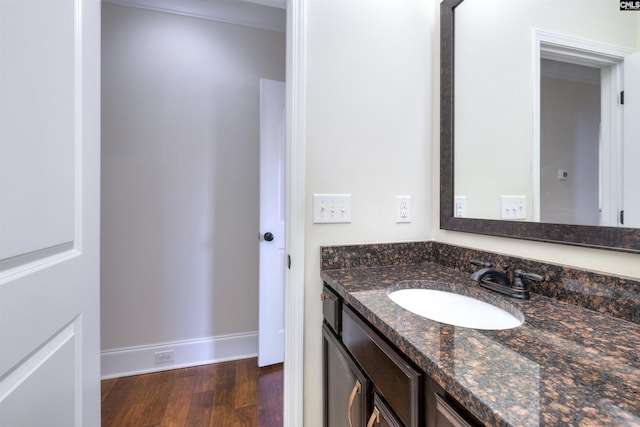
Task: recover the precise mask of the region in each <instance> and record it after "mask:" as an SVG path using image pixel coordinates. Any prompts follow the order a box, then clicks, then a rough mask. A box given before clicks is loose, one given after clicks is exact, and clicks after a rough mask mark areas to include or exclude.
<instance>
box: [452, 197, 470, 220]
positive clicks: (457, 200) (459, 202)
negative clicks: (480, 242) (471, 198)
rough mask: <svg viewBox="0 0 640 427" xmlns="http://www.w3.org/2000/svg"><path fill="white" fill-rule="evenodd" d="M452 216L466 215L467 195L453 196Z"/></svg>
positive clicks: (460, 216)
mask: <svg viewBox="0 0 640 427" xmlns="http://www.w3.org/2000/svg"><path fill="white" fill-rule="evenodd" d="M453 216H454V217H456V218H463V217H465V216H467V197H466V196H455V197H454V198H453Z"/></svg>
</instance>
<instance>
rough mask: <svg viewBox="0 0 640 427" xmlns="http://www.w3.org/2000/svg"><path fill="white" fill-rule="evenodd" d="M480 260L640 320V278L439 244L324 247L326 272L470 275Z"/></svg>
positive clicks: (575, 300) (556, 295)
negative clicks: (407, 268)
mask: <svg viewBox="0 0 640 427" xmlns="http://www.w3.org/2000/svg"><path fill="white" fill-rule="evenodd" d="M471 259H479V260H481V261H484V262H490V263H492V264H493V265H495V266H503V265H509V266H510V268H512V269H520V270H523V271H526V272H529V273H535V274H539V275H541V276H543V277H544V281H543V282H542V283H530V286H531V287H530V289H531V291H532V292H536V293H538V294H541V295H544V296H547V297H549V298H553V299H556V300H559V301H563V302H566V303H569V304H574V305H579V306H582V307H585V308H588V309H590V310H594V311H597V312H600V313H604V314H607V315H610V316H613V317H617V318H620V319H624V320H628V321H630V322H633V323H637V324H640V280H635V279H630V278H625V277H620V276H614V275H609V274H603V273H598V272H593V271H587V270H580V269H576V268H571V267H566V266H561V265H557V264H549V263H545V262H540V261H534V260H530V259H525V258H518V257H513V256H509V255H503V254H497V253H493V252H486V251H481V250H477V249H470V248H465V247H461V246H455V245H449V244H446V243H439V242H409V243H382V244H370V245H349V246H326V247H322V248H321V266H320V267H321V270H335V269H344V268H364V267H375V266H387V265H408V264H422V263H427V262H433V263H437V264H440V265H443V266H445V267H449V268H453V269H456V270H460V271H465V272H468V273H469V274H471V273H472V272H473V271H475V270H476V269H477V267H475V266H473V265H471V264H470V263H469V260H471Z"/></svg>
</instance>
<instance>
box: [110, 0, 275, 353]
mask: <svg viewBox="0 0 640 427" xmlns="http://www.w3.org/2000/svg"><path fill="white" fill-rule="evenodd" d="M284 68H285V35H284V34H283V33H279V32H273V31H266V30H259V29H254V28H248V27H242V26H237V25H229V24H223V23H219V22H212V21H207V20H202V19H195V18H189V17H185V16H179V15H171V14H166V13H159V12H152V11H147V10H140V9H135V8H129V7H123V6H116V5H112V4H103V76H102V84H103V87H102V94H103V109H102V111H103V116H102V123H103V131H102V162H103V163H102V167H103V171H102V295H101V298H102V301H101V303H102V349H103V351H104V350H110V349H118V348H128V347H134V346H141V345H150V344H159V343H166V342H172V341H180V340H192V339H200V338H208V337H214V336H220V335H227V334H239V333H247V332H254V331H256V330H257V328H258V241H257V236H258V233H259V231H258V188H259V187H258V184H259V176H258V172H259V171H258V160H259V145H258V143H259V138H258V136H259V131H258V124H259V120H258V117H259V116H258V114H259V104H258V101H259V79H260V78H261V77H264V78H270V79H274V80H284ZM149 361H151V364H152V361H153V358H152V357H150V358H149Z"/></svg>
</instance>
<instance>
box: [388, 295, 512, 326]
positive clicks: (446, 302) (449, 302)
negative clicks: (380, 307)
mask: <svg viewBox="0 0 640 427" xmlns="http://www.w3.org/2000/svg"><path fill="white" fill-rule="evenodd" d="M388 296H389V298H391V300H392V301H393V302H395V303H396V304H398V305H399V306H400V307H402V308H404V309H406V310H409V311H411V312H412V313H415V314H418V315H420V316H423V317H426V318H428V319H431V320H435V321H437V322H442V323H447V324H449V325H455V326H463V327H465V328H473V329H491V330H496V329H511V328H516V327H518V326H520V325H522V323H523V321H522V320H520V319H518V318H517V317H515V316H514V315H512V314H511V313H509V312H507V311H505V310H503V309H501V308H499V307H496V306H495V305H492V304H489V303H486V302H484V301H480V300H477V299H475V298H471V297H467V296H464V295H459V294H454V293H451V292H445V291H438V290H434V289H401V290H397V291H393V292H390V293H389V294H388Z"/></svg>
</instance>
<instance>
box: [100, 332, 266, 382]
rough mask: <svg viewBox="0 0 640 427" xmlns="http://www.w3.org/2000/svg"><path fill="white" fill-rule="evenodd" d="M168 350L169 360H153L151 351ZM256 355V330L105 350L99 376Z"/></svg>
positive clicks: (130, 373) (163, 369) (202, 363)
mask: <svg viewBox="0 0 640 427" xmlns="http://www.w3.org/2000/svg"><path fill="white" fill-rule="evenodd" d="M171 350H173V362H171V363H163V364H156V363H155V353H157V352H159V351H171ZM257 355H258V332H257V331H256V332H249V333H246V334H231V335H219V336H216V337H208V338H202V339H195V340H185V341H174V342H166V343H158V344H153V345H144V346H136V347H128V348H120V349H116V350H107V351H103V352H102V353H101V359H102V360H101V362H102V379H103V380H104V379H109V378H117V377H124V376H128V375H138V374H145V373H148V372H158V371H166V370H168V369H176V368H185V367H188V366H197V365H205V364H208V363H217V362H225V361H228V360H239V359H247V358H250V357H256V356H257Z"/></svg>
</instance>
